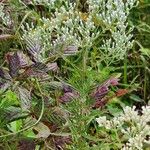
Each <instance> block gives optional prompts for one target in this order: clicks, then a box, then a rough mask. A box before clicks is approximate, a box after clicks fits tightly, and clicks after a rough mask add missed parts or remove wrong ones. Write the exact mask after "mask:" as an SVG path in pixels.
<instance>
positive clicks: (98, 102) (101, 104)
mask: <svg viewBox="0 0 150 150" xmlns="http://www.w3.org/2000/svg"><path fill="white" fill-rule="evenodd" d="M108 100H109V99H107V98H102V99H100V100H96V102H95V103H94V105H93V106H92V108H93V109H96V108H103V107H104V106H105V105H106V104H107V102H108Z"/></svg>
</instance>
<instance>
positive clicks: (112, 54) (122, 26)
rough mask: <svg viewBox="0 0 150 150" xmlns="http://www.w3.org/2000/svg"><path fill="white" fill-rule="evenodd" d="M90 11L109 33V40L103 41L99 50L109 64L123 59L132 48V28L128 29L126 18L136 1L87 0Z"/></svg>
mask: <svg viewBox="0 0 150 150" xmlns="http://www.w3.org/2000/svg"><path fill="white" fill-rule="evenodd" d="M88 2H89V9H90V11H91V12H92V13H93V14H95V17H96V18H97V19H98V20H101V21H102V22H103V23H104V24H105V26H106V30H107V29H108V30H109V31H110V33H111V38H110V39H108V40H104V41H103V43H104V44H103V45H102V46H101V49H102V50H103V51H104V54H105V55H106V60H107V61H108V63H109V64H111V63H112V62H114V61H116V60H121V59H123V58H124V56H125V54H126V52H127V50H128V49H130V48H131V47H132V44H133V41H132V40H131V38H132V34H130V33H131V31H132V28H129V26H128V23H127V17H128V15H129V11H130V9H132V8H133V7H134V6H135V4H136V2H137V0H127V1H126V2H124V1H123V0H108V1H107V2H106V1H104V0H88Z"/></svg>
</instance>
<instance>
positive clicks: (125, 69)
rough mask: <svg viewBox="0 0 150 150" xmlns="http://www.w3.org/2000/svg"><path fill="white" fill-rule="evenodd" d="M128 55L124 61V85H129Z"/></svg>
mask: <svg viewBox="0 0 150 150" xmlns="http://www.w3.org/2000/svg"><path fill="white" fill-rule="evenodd" d="M127 61H128V60H127V55H126V56H125V60H124V80H123V81H124V84H127Z"/></svg>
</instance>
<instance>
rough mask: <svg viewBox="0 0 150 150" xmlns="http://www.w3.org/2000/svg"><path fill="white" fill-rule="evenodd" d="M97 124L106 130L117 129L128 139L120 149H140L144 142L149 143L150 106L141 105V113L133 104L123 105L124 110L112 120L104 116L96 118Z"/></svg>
mask: <svg viewBox="0 0 150 150" xmlns="http://www.w3.org/2000/svg"><path fill="white" fill-rule="evenodd" d="M96 121H97V122H98V124H99V126H100V127H101V126H103V127H105V128H106V129H108V130H111V129H114V128H116V129H118V132H119V131H120V132H122V133H123V134H124V135H125V136H126V137H127V139H128V141H127V143H126V144H125V145H123V148H122V150H142V149H143V145H144V143H146V144H150V139H149V140H147V139H146V137H148V136H150V125H149V123H150V106H146V107H142V112H141V115H140V114H138V111H136V110H135V106H134V107H133V108H131V107H128V106H127V107H125V108H124V112H123V113H122V114H120V115H119V116H118V117H114V118H113V119H112V120H107V119H106V116H103V117H99V118H97V119H96Z"/></svg>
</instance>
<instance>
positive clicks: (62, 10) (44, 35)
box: [23, 0, 136, 64]
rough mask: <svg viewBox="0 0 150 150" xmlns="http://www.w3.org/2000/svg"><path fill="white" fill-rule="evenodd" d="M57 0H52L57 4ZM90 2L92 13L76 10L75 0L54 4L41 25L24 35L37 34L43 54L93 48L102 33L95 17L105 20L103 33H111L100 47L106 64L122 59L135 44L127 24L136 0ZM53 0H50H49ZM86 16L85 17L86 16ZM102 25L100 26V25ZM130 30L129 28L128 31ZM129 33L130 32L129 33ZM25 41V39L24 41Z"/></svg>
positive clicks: (40, 0)
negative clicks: (52, 51)
mask: <svg viewBox="0 0 150 150" xmlns="http://www.w3.org/2000/svg"><path fill="white" fill-rule="evenodd" d="M34 1H35V2H38V3H41V2H45V3H46V2H47V3H48V2H49V1H48V0H34ZM55 2H56V0H53V1H52V3H53V4H54V3H55ZM87 2H88V4H89V13H85V14H84V13H82V12H80V11H79V10H78V9H77V6H76V3H71V2H68V1H63V4H62V5H60V6H59V8H57V7H56V6H55V7H54V9H55V10H54V11H53V13H51V16H50V18H42V19H41V20H40V21H41V24H42V25H41V24H40V26H39V25H37V27H35V28H34V29H33V28H31V29H28V30H26V31H27V32H25V33H24V35H23V38H24V39H25V38H26V37H31V38H32V40H33V41H37V39H35V40H34V37H36V36H37V35H38V37H37V38H38V40H40V42H39V43H41V44H42V45H41V47H42V51H43V52H42V53H43V56H45V54H44V53H45V51H49V50H54V51H55V52H57V53H58V52H59V51H60V49H62V48H64V49H65V48H66V47H67V46H70V45H75V46H76V47H77V48H81V49H84V50H85V49H90V48H91V47H92V45H93V44H94V41H95V40H96V39H97V38H98V37H99V36H100V30H99V25H97V24H96V20H102V21H103V23H104V24H105V26H104V27H102V30H104V31H102V32H103V33H105V31H108V30H109V32H110V34H111V37H110V39H108V40H104V41H103V43H104V44H103V45H102V46H101V48H100V49H101V53H103V54H104V55H102V57H104V58H105V61H106V62H107V64H111V63H113V62H114V61H116V60H120V59H123V58H124V56H125V54H126V52H127V50H128V49H129V48H130V47H131V46H132V43H133V41H132V40H131V38H132V35H131V34H130V32H131V31H132V28H129V27H128V24H127V17H128V14H129V10H130V9H131V8H132V7H133V6H134V4H135V2H136V0H127V1H126V2H123V0H108V1H107V2H106V1H104V0H87ZM49 3H50V2H49ZM83 15H85V18H84V17H83ZM100 26H101V25H100ZM127 29H128V31H127ZM127 32H128V34H127ZM108 36H109V35H108ZM25 41H26V40H25Z"/></svg>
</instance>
